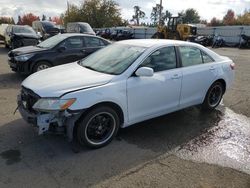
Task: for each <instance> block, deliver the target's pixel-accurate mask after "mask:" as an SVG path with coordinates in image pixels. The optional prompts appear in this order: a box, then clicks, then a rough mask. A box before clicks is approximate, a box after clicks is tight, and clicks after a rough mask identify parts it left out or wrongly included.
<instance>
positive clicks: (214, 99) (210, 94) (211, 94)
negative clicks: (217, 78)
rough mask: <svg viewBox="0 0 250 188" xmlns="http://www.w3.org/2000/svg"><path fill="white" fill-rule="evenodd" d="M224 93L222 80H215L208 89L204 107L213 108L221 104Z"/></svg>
mask: <svg viewBox="0 0 250 188" xmlns="http://www.w3.org/2000/svg"><path fill="white" fill-rule="evenodd" d="M223 94H224V88H223V85H222V83H221V82H215V83H214V84H213V85H211V87H210V88H209V89H208V91H207V94H206V97H205V100H204V101H203V103H202V108H203V109H205V110H213V109H215V108H216V107H217V106H218V105H219V104H220V101H221V99H222V97H223Z"/></svg>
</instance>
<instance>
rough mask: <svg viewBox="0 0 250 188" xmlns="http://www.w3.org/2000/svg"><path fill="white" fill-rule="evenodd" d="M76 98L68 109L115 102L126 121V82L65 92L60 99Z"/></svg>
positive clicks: (80, 108)
mask: <svg viewBox="0 0 250 188" xmlns="http://www.w3.org/2000/svg"><path fill="white" fill-rule="evenodd" d="M69 98H76V102H75V103H74V104H73V105H72V106H70V108H69V110H72V111H75V110H82V109H88V108H91V107H92V106H94V105H97V104H99V103H103V102H111V103H115V104H117V105H118V106H119V107H120V108H121V109H122V111H123V114H124V121H125V122H127V121H126V120H127V118H128V117H127V93H126V82H125V81H122V83H119V84H118V83H108V84H105V85H102V86H97V87H93V88H89V89H83V90H80V91H74V92H70V93H68V94H65V95H64V96H63V97H62V99H69Z"/></svg>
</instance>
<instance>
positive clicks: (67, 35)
mask: <svg viewBox="0 0 250 188" xmlns="http://www.w3.org/2000/svg"><path fill="white" fill-rule="evenodd" d="M60 35H64V36H66V37H74V36H87V37H96V38H100V37H98V36H95V35H89V34H84V33H63V34H60ZM102 39H103V38H102Z"/></svg>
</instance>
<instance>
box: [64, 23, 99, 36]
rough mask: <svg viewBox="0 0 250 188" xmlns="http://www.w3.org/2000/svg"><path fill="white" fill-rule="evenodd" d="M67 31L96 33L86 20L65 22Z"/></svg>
mask: <svg viewBox="0 0 250 188" xmlns="http://www.w3.org/2000/svg"><path fill="white" fill-rule="evenodd" d="M67 33H84V34H89V35H96V34H95V32H94V30H93V29H92V27H91V26H90V25H89V24H88V23H86V22H69V23H68V24H67Z"/></svg>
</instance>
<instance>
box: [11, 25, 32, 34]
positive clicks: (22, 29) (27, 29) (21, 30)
mask: <svg viewBox="0 0 250 188" xmlns="http://www.w3.org/2000/svg"><path fill="white" fill-rule="evenodd" d="M13 33H31V34H36V33H35V31H34V30H33V29H32V28H30V27H22V26H21V27H20V26H19V27H13Z"/></svg>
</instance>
